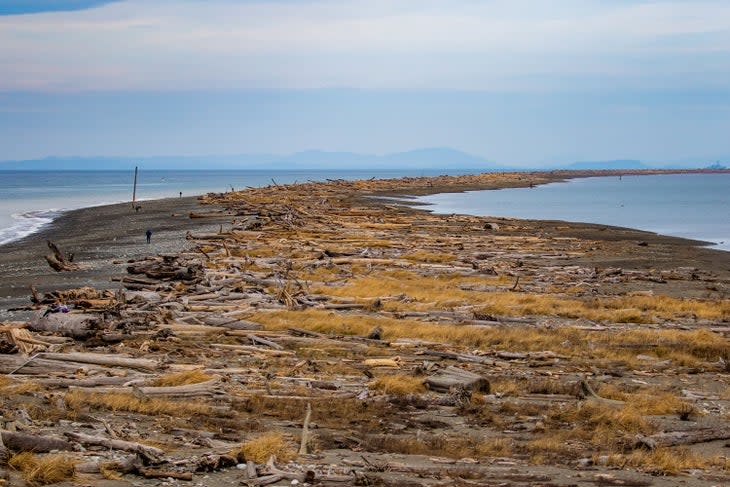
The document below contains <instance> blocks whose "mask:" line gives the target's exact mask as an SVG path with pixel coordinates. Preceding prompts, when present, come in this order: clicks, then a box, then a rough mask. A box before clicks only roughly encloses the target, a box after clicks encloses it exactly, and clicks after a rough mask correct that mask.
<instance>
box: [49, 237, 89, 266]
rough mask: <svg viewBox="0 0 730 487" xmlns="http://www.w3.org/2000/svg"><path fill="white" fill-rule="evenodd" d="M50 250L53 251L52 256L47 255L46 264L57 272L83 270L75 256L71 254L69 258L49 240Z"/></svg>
mask: <svg viewBox="0 0 730 487" xmlns="http://www.w3.org/2000/svg"><path fill="white" fill-rule="evenodd" d="M47 244H48V248H49V249H51V252H53V253H52V254H49V255H46V262H48V265H49V266H51V269H53V270H54V271H56V272H62V271H75V270H78V269H80V268H81V266H79V265H78V264H77V263H75V262H74V261H73V260H74V254H69V256H68V257H66V255H65V254H64V253H63V252H62V251H61V249H60V248H58V246H57V245H56V244H55V243H53V242H51V241H50V240H47Z"/></svg>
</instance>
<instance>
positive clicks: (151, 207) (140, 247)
mask: <svg viewBox="0 0 730 487" xmlns="http://www.w3.org/2000/svg"><path fill="white" fill-rule="evenodd" d="M687 172H689V173H697V172H698V171H681V172H679V173H680V174H682V173H687ZM699 172H702V173H706V172H707V171H699ZM713 172H717V171H713ZM721 172H728V171H721ZM629 173H631V174H636V175H652V174H657V171H650V172H642V171H621V174H629ZM483 174H484V175H487V176H490V175H491V176H494V175H499V174H501V173H483ZM504 174H507V175H508V176H509V177H508V179H507V181H502V180H498V182H497V183H496V184H491V183H490V184H486V185H485V184H484V183H477V184H474V183H473V181H472V182H471V183H470V182H468V181H471V180H473V179H475V178H478V177H479V176H480V175H462V176H447V178H453V179H456V180H460V179H463V180H466V181H467V182H461V183H458V182H457V184H456V185H438V184H436V185H432V186H425V187H424V186H420V187H410V188H407V189H404V188H402V187H401V188H400V189H397V190H389V189H379V190H377V191H375V192H373V193H371V194H366V193H363V194H362V195H361V196H360V197H359V199H360V200H363V201H367V200H369V203H368V204H369V205H374V206H381V207H382V206H387V205H391V204H395V205H398V206H404V207H407V208H410V209H412V210H414V211H423V212H426V213H431V214H434V215H439V214H437V213H433V212H432V211H430V210H429V209H428V208H427V206H428V204H427V203H421V202H418V201H414V200H412V199H411V198H415V197H418V196H423V195H430V194H441V193H455V192H466V191H484V190H495V189H503V188H519V187H530V186H531V185H543V184H549V183H555V182H565V181H567V180H569V179H573V178H582V177H607V176H613V175H615V174H614V172H610V171H609V172H601V173H596V172H595V171H571V172H566V171H561V172H530V173H504ZM658 174H677V172H676V171H672V172H666V171H661V172H658ZM438 179H439V177H422V178H414V177H404V178H394V179H390V180H383V181H388V182H394V184H398V181H415V180H423V181H431V180H438ZM361 181H365V180H361ZM300 184H308V183H300ZM320 184H324V183H320ZM429 184H430V183H429ZM249 189H251V188H249ZM210 194H211V193H208V195H210ZM204 199H206V195H195V196H186V197H183V198H162V199H150V200H143V202H144V204H143V209H142V211H141V212H140V213H138V214H137V213H134V212H133V211H132V210H131V203H130V202H126V203H115V204H110V205H95V206H88V207H83V208H78V209H73V210H68V211H65V212H63V213H61V214H60V215H59V216H58V217H57V218H55V219H54V220H53V221H52V222H50V223H48V224H46V225H44V226H43V227H42V228H41V229H40V230H38V231H36V232H34V233H32V234H29V235H27V236H25V237H22V238H20V239H18V240H14V241H12V242H8V243H5V244H0V250H2V253H1V254H0V276H2V277H3V280H2V282H0V320H2V319H17V318H18V317H21V318H22V317H24V316H26V314H27V313H24V312H22V311H21V312H14V311H12V310H13V309H15V308H22V307H24V306H27V305H28V304H29V303H30V302H29V296H30V290H29V287H30V286H31V285H34V286H35V287H36V288H37V289H38V291H40V292H51V291H55V290H63V289H69V288H74V287H80V286H90V287H100V288H106V289H116V288H118V287H119V285H118V283H116V282H113V281H111V279H112V278H113V277H115V276H118V275H121V274H123V273H124V267H125V266H124V264H125V263H126V262H127V260H130V259H139V258H144V257H146V256H150V255H156V254H160V253H176V252H179V251H181V250H183V249H184V248H186V246H187V242H186V241H185V239H184V235H185V233H186V232H187V231H199V232H200V231H202V232H205V231H217V230H218V229H219V228H220V226H221V225H224V224H229V223H230V216H227V217H221V218H219V219H205V220H202V221H201V220H196V219H190V218H189V217H188V214H189V212H190V211H197V210H200V209H201V208H211V207H210V205H207V204H202V202H201V201H202V200H204ZM442 216H443V215H442ZM468 216H474V215H468ZM106 218H112V219H114V221H115V222H120V223H121V222H123V223H122V224H119V225H117V224H116V223H115V224H109V223H108V222H107V221H106ZM478 218H488V219H493V220H496V221H503V222H508V221H520V222H525V223H528V224H530V225H533V226H535V227H536V229H537V230H536V231H538V232H543V231H544V229H546V228H561V229H562V230H561V232H563V233H569V234H571V235H573V236H576V237H578V238H582V239H587V238H591V239H597V240H628V239H633V240H636V241H637V242H638V241H641V242H646V243H647V244H649V245H665V246H670V247H671V248H673V249H675V250H676V251H677V252H679V253H681V254H689V255H691V256H692V257H681V260H686V263H687V264H688V265H689V264H691V263H692V261H694V260H696V261H697V262H699V263H700V264H703V266H704V267H705V268H707V269H712V268H715V267H716V266H717V263H718V262H723V263H726V264H727V266H726V267H727V268H728V269H730V252H728V251H725V250H721V249H714V248H712V245H711V243H710V242H706V241H702V240H694V239H688V238H683V237H674V236H670V235H662V234H658V233H655V232H651V231H646V230H641V229H636V228H631V227H621V226H613V225H604V224H600V223H584V222H571V221H563V220H534V219H523V218H519V219H517V218H509V217H500V216H495V215H490V216H489V217H478ZM148 226H151V227H152V228H154V229H155V230H153V239H152V245H150V246H147V245H146V244H145V243H144V231H145V229H146V228H147V227H148ZM566 228H569V229H570V230H569V231H567V230H566ZM80 232H83V233H84V235H83V236H82V235H81V234H80ZM46 240H52V241H54V242H55V243H57V244H58V245H59V246H60V247H61V248H62V249H63V250H64V251H67V252H74V253H76V254H77V262H80V263H82V264H84V265H85V268H84V269H82V270H81V271H77V272H73V273H65V272H64V273H56V272H55V271H53V270H52V269H50V267H49V266H48V265H47V263H46V262H45V259H44V256H45V255H47V254H48V252H49V251H48V249H47V246H46ZM707 252H709V254H707ZM714 253H719V254H718V255H715V254H714ZM695 254H696V255H695ZM644 260H645V262H644V265H649V264H650V263H651V259H644ZM665 260H666V259H665ZM115 262H116V263H115Z"/></svg>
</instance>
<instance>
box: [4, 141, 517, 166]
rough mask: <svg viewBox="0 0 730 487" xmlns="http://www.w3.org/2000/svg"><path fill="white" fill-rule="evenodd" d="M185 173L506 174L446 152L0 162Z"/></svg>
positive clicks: (470, 157) (479, 159) (476, 159)
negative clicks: (366, 171) (456, 171)
mask: <svg viewBox="0 0 730 487" xmlns="http://www.w3.org/2000/svg"><path fill="white" fill-rule="evenodd" d="M134 166H140V168H144V169H145V170H187V169H266V170H291V169H331V168H335V167H336V168H338V169H378V170H387V169H416V170H418V169H424V170H428V169H431V170H434V169H435V170H438V169H444V170H448V169H474V170H479V171H495V170H507V169H509V168H507V167H505V166H499V165H497V164H494V163H493V162H490V161H488V160H487V159H484V158H482V157H479V156H474V155H471V154H467V153H466V152H462V151H459V150H456V149H450V148H447V147H439V148H430V149H417V150H412V151H407V152H397V153H393V154H385V155H374V154H356V153H353V152H326V151H319V150H310V151H304V152H297V153H294V154H290V155H284V156H280V155H272V154H240V155H232V156H179V157H176V156H164V157H46V158H43V159H35V160H25V161H6V162H0V171H1V170H12V171H19V170H21V171H22V170H42V171H54V170H55V171H90V170H107V171H110V170H129V169H133V168H134Z"/></svg>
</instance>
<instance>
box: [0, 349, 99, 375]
mask: <svg viewBox="0 0 730 487" xmlns="http://www.w3.org/2000/svg"><path fill="white" fill-rule="evenodd" d="M43 355H44V352H40V353H37V354H35V355H33V356H32V357H30V358H28V357H25V356H23V355H5V354H0V373H2V374H15V375H48V374H49V373H54V374H58V373H66V374H69V375H73V374H75V373H76V372H78V370H79V368H80V366H79V364H78V363H77V364H66V363H62V362H58V361H55V360H45V359H43V358H42V357H43ZM84 368H90V369H99V370H101V369H100V368H99V367H95V366H93V365H89V366H84Z"/></svg>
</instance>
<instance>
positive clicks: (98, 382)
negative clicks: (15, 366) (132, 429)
mask: <svg viewBox="0 0 730 487" xmlns="http://www.w3.org/2000/svg"><path fill="white" fill-rule="evenodd" d="M138 378H139V379H142V378H143V377H142V376H139V377H138ZM132 380H134V377H130V376H125V377H89V378H88V379H78V378H73V379H65V378H55V377H54V378H48V379H36V380H35V382H37V383H38V384H41V385H44V386H48V387H71V386H74V387H77V388H83V387H89V388H96V387H99V386H121V385H123V384H126V383H127V382H130V381H132ZM117 390H118V389H117Z"/></svg>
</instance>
